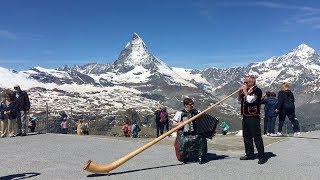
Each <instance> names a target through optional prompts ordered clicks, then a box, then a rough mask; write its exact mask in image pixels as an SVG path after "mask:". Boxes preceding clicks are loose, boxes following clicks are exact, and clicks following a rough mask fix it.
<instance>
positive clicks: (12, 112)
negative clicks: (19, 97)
mask: <svg viewBox="0 0 320 180" xmlns="http://www.w3.org/2000/svg"><path fill="white" fill-rule="evenodd" d="M0 110H1V119H4V111H9V110H10V114H9V119H16V118H17V114H16V104H15V102H14V101H11V102H10V104H9V106H7V105H6V102H5V101H3V102H1V105H0Z"/></svg>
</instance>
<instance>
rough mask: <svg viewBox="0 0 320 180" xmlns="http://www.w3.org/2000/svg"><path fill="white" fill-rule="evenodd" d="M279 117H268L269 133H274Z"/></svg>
mask: <svg viewBox="0 0 320 180" xmlns="http://www.w3.org/2000/svg"><path fill="white" fill-rule="evenodd" d="M276 119H277V116H273V117H272V116H268V133H274V127H275V125H276Z"/></svg>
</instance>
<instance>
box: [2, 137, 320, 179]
mask: <svg viewBox="0 0 320 180" xmlns="http://www.w3.org/2000/svg"><path fill="white" fill-rule="evenodd" d="M220 138H223V137H220ZM239 140H241V137H240V138H239ZM163 141H164V142H165V141H169V142H170V141H173V140H172V139H170V138H166V139H164V140H163ZM213 141H215V140H214V139H213ZM144 143H145V142H144V141H142V140H138V141H136V140H129V139H128V140H125V139H115V138H105V137H104V138H101V137H97V136H76V135H62V134H38V135H29V136H26V137H14V138H2V139H0V149H1V152H0V179H1V180H3V179H55V180H57V179H139V180H140V179H142V180H143V179H145V180H150V179H165V180H167V179H196V180H203V179H208V180H209V179H255V180H256V179H319V177H320V170H319V167H320V153H319V149H320V131H315V132H310V133H302V136H301V137H297V138H296V137H287V138H284V140H281V141H280V142H277V143H274V144H272V145H268V146H267V147H266V154H267V156H268V157H269V160H268V162H267V163H266V164H263V165H258V164H257V160H250V161H240V160H239V157H240V156H242V155H243V151H237V150H229V151H217V150H212V149H211V150H210V151H209V152H210V153H209V156H208V157H209V162H207V163H205V164H202V165H199V164H198V163H189V164H182V163H180V162H179V161H177V159H176V157H175V154H174V150H173V146H171V145H167V144H166V143H159V144H156V145H154V146H152V147H150V148H149V149H147V150H145V151H144V152H142V153H140V154H139V155H137V156H136V157H134V158H133V159H131V160H129V161H128V162H127V163H125V164H123V165H122V166H120V167H118V168H117V169H114V170H113V171H111V175H110V176H107V175H95V174H91V173H89V172H86V171H84V170H82V167H83V165H84V164H85V163H86V162H87V161H88V160H89V159H91V160H93V161H94V162H96V163H98V164H109V163H112V162H113V161H115V160H117V159H119V158H121V157H123V156H124V155H126V154H128V153H130V152H132V151H133V150H135V149H137V148H139V147H141V146H142V145H143V144H144Z"/></svg>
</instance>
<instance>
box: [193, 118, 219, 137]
mask: <svg viewBox="0 0 320 180" xmlns="http://www.w3.org/2000/svg"><path fill="white" fill-rule="evenodd" d="M218 123H219V120H218V119H217V118H215V117H213V116H211V115H209V114H203V115H201V116H200V117H198V118H197V119H195V120H194V121H193V129H194V133H196V134H200V135H202V136H204V137H206V138H208V139H212V137H213V136H214V135H215V132H216V128H217V125H218Z"/></svg>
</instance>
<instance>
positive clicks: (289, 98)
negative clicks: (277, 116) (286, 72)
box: [283, 92, 295, 109]
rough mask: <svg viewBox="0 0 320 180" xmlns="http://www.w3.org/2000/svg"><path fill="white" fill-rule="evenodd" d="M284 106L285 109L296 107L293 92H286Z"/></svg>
mask: <svg viewBox="0 0 320 180" xmlns="http://www.w3.org/2000/svg"><path fill="white" fill-rule="evenodd" d="M283 108H284V109H294V108H295V107H294V97H293V94H292V93H291V92H290V93H284V102H283Z"/></svg>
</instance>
